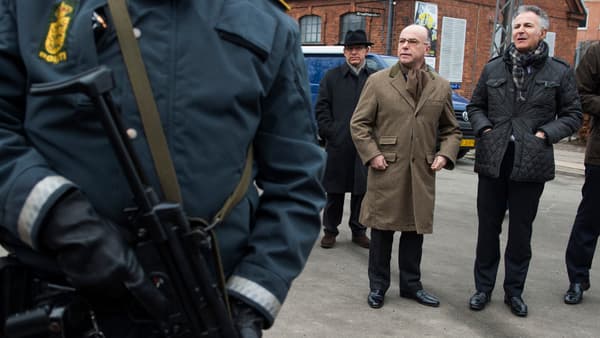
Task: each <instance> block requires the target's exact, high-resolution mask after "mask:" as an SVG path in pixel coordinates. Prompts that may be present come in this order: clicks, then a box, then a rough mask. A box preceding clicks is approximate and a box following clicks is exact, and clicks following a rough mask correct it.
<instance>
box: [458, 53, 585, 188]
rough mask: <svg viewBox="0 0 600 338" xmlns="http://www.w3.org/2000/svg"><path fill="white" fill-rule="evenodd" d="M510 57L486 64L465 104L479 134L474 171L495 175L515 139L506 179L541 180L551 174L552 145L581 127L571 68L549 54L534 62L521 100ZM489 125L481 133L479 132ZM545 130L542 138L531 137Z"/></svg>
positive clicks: (474, 129)
mask: <svg viewBox="0 0 600 338" xmlns="http://www.w3.org/2000/svg"><path fill="white" fill-rule="evenodd" d="M511 70H512V62H511V59H510V57H509V56H508V55H505V56H503V57H497V58H494V59H492V60H490V62H489V63H488V64H487V65H486V66H485V67H484V69H483V72H482V75H481V77H480V79H479V82H478V83H477V87H476V88H475V91H474V92H473V97H472V99H471V102H470V104H469V105H468V106H467V111H468V114H469V120H470V121H471V125H472V126H473V131H474V132H475V135H477V143H476V149H475V171H476V172H477V173H479V174H480V175H484V176H488V177H493V178H496V177H498V176H499V173H500V164H501V163H502V159H503V158H504V154H505V152H506V149H507V148H508V143H509V142H511V139H513V140H514V142H515V160H514V163H513V167H512V172H511V176H510V179H511V180H514V181H521V182H545V181H549V180H551V179H553V178H554V150H553V147H552V144H554V143H556V142H558V141H560V140H561V139H562V138H564V137H567V136H569V135H571V134H573V133H574V132H575V131H577V129H578V128H579V127H580V125H581V119H582V113H581V103H580V100H579V96H578V94H577V88H576V82H575V77H574V73H573V70H572V69H571V67H570V66H569V65H568V64H567V63H565V62H564V61H562V60H559V59H556V58H554V57H547V58H545V59H541V60H540V61H539V62H537V63H534V64H533V65H532V66H531V67H530V69H529V70H528V71H529V74H528V75H527V76H526V80H525V87H526V91H525V96H526V100H525V101H524V102H518V101H517V99H516V91H515V85H514V82H513V78H512V73H511ZM487 128H491V130H490V131H488V132H486V133H483V130H485V129H487ZM540 130H541V131H543V132H544V133H545V134H546V139H541V138H538V137H536V136H535V133H536V132H537V131H540Z"/></svg>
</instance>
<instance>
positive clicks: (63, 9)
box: [39, 0, 75, 64]
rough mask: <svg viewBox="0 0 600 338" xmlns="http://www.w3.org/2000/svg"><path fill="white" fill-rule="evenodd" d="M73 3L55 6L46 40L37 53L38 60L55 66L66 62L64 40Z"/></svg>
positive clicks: (67, 2)
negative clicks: (40, 59)
mask: <svg viewBox="0 0 600 338" xmlns="http://www.w3.org/2000/svg"><path fill="white" fill-rule="evenodd" d="M74 2H75V1H72V0H71V1H70V0H64V1H62V2H60V3H59V4H58V5H56V9H55V10H54V15H53V17H52V18H51V19H50V20H51V21H50V24H49V26H48V33H47V34H46V40H45V41H44V44H43V45H42V47H41V50H40V52H39V56H40V58H42V59H44V60H45V61H46V62H49V63H54V64H57V63H59V62H63V61H67V51H66V50H65V40H66V39H67V32H68V30H69V24H70V23H71V14H73V10H74V6H75V4H74Z"/></svg>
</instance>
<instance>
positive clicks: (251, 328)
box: [231, 298, 265, 338]
mask: <svg viewBox="0 0 600 338" xmlns="http://www.w3.org/2000/svg"><path fill="white" fill-rule="evenodd" d="M231 300H232V304H231V306H232V311H233V322H234V324H235V328H236V329H237V331H238V332H239V334H240V338H260V337H262V328H263V323H264V320H265V319H264V317H263V316H262V315H261V314H259V313H258V312H257V311H256V310H255V309H254V308H252V307H251V306H250V305H247V304H246V303H244V302H242V301H241V300H237V299H234V298H231Z"/></svg>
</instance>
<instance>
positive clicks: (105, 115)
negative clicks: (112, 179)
mask: <svg viewBox="0 0 600 338" xmlns="http://www.w3.org/2000/svg"><path fill="white" fill-rule="evenodd" d="M113 88H114V78H113V75H112V71H111V70H110V69H109V68H108V67H106V66H98V67H95V68H93V69H90V70H88V71H86V72H83V73H81V74H78V75H75V76H73V77H72V78H69V79H66V80H63V81H56V82H49V83H43V84H34V85H32V86H31V91H30V92H31V94H32V95H64V94H73V93H84V94H86V95H87V96H88V97H89V98H90V99H91V100H92V101H93V103H94V104H95V106H96V107H97V108H98V111H99V112H100V114H101V116H100V117H101V120H102V125H103V127H104V129H105V131H106V133H107V135H108V138H109V140H110V142H111V145H112V147H113V150H114V151H115V154H116V156H117V158H118V160H119V163H120V165H121V167H122V169H123V172H124V174H125V176H126V177H127V181H128V183H129V186H130V189H131V191H132V193H133V197H134V200H135V203H136V205H137V208H136V215H137V217H136V218H135V219H134V221H133V222H132V224H131V227H132V229H131V230H132V231H133V232H132V233H134V234H136V236H137V243H136V247H135V249H136V254H137V256H138V259H139V260H140V262H141V264H142V266H143V267H144V270H145V271H146V273H147V275H148V276H149V277H150V279H151V280H152V282H153V284H154V285H155V286H156V287H157V288H158V289H159V290H161V291H162V292H163V294H165V296H166V297H167V298H168V299H169V300H170V301H171V306H170V308H169V309H168V314H164V313H162V311H160V309H151V308H145V310H146V311H147V312H148V313H150V314H152V315H153V316H154V317H155V319H156V320H157V322H158V323H159V327H160V330H161V331H162V334H163V335H164V336H165V337H228V338H229V337H238V334H237V331H236V330H235V328H234V326H233V322H232V319H231V316H230V313H229V310H228V307H227V306H226V300H225V292H224V290H223V292H222V291H221V290H220V288H219V285H218V283H216V282H215V278H214V277H213V274H212V273H211V272H210V266H209V264H208V262H207V260H206V259H205V257H204V255H203V253H207V252H210V250H211V236H210V234H209V233H208V232H207V231H206V229H203V228H202V227H200V226H194V227H192V226H191V225H190V222H189V221H188V218H187V217H186V215H185V213H184V211H183V209H182V207H181V205H180V204H179V203H172V202H165V201H160V200H159V198H158V195H157V194H156V192H155V191H154V190H153V188H152V187H151V186H150V185H149V184H148V183H147V182H148V180H147V179H146V177H145V175H144V173H143V171H142V170H141V168H142V167H141V165H140V161H139V159H138V157H137V156H136V153H135V151H134V149H133V146H132V144H131V142H130V140H129V137H128V135H127V133H126V129H125V127H124V125H123V121H122V120H121V117H120V114H119V111H118V108H117V107H116V106H115V104H114V103H113V100H112V97H111V95H110V91H111V90H112V89H113ZM215 264H219V262H218V261H217V262H216V263H215Z"/></svg>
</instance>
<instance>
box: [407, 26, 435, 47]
mask: <svg viewBox="0 0 600 338" xmlns="http://www.w3.org/2000/svg"><path fill="white" fill-rule="evenodd" d="M404 32H406V33H414V34H416V35H417V36H418V37H419V40H421V41H423V42H426V43H427V44H429V43H431V41H429V31H428V30H427V28H425V26H421V25H417V24H412V25H408V26H406V27H404V29H403V30H402V31H401V32H400V36H401V37H402V33H404Z"/></svg>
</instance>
